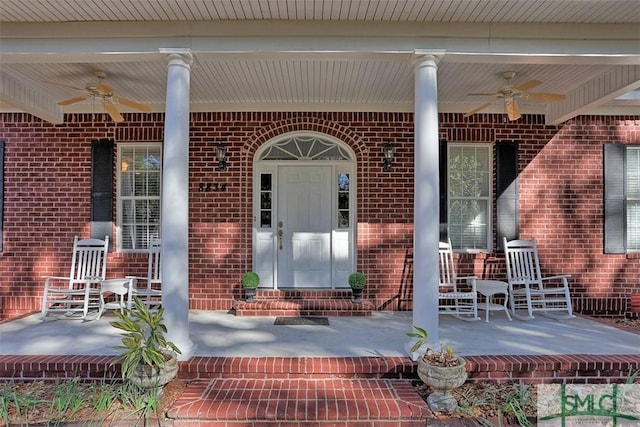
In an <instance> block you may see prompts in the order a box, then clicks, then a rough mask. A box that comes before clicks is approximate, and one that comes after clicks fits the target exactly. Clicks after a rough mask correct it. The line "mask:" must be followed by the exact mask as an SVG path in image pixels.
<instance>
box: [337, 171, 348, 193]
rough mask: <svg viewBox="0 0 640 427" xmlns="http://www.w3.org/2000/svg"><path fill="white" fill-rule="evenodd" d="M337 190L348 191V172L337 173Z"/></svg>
mask: <svg viewBox="0 0 640 427" xmlns="http://www.w3.org/2000/svg"><path fill="white" fill-rule="evenodd" d="M338 191H349V174H348V173H339V174H338Z"/></svg>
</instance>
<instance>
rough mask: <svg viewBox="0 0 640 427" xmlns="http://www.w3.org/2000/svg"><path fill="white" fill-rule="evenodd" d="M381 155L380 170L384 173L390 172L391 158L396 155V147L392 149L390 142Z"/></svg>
mask: <svg viewBox="0 0 640 427" xmlns="http://www.w3.org/2000/svg"><path fill="white" fill-rule="evenodd" d="M382 154H383V155H384V158H383V161H384V167H383V168H382V170H383V171H385V172H390V171H391V165H392V164H393V157H394V155H395V154H396V147H394V146H393V145H392V144H391V143H390V142H388V143H387V145H385V146H384V148H383V149H382Z"/></svg>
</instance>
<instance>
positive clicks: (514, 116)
mask: <svg viewBox="0 0 640 427" xmlns="http://www.w3.org/2000/svg"><path fill="white" fill-rule="evenodd" d="M502 76H503V77H504V79H505V80H506V84H505V85H504V86H503V87H502V88H501V89H500V90H498V91H497V92H495V93H470V94H468V95H469V96H493V97H495V98H496V99H495V100H493V101H491V102H487V103H485V104H482V105H480V106H478V107H476V108H474V109H473V110H471V111H469V112H467V113H466V114H465V115H464V117H469V116H471V115H472V114H475V113H477V112H478V111H481V110H484V109H485V108H487V107H489V106H491V105H493V104H495V103H496V102H498V101H500V100H504V108H505V111H506V112H507V116H508V117H509V120H518V119H519V118H520V106H519V105H518V102H517V100H518V99H528V100H531V101H542V102H560V101H563V100H564V99H565V96H564V95H562V94H559V93H543V92H528V90H529V89H533V88H534V87H536V86H538V85H541V84H542V82H541V81H539V80H529V81H526V82H524V83H521V84H519V85H516V86H514V85H513V83H512V81H513V78H514V77H515V76H516V72H515V71H505V72H504V73H502Z"/></svg>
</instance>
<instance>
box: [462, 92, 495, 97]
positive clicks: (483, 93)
mask: <svg viewBox="0 0 640 427" xmlns="http://www.w3.org/2000/svg"><path fill="white" fill-rule="evenodd" d="M495 95H497V93H495V92H494V93H485V92H474V93H468V94H467V96H495Z"/></svg>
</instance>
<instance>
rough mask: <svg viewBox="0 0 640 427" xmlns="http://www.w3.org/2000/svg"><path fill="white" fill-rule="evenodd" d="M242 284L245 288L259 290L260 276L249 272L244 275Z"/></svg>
mask: <svg viewBox="0 0 640 427" xmlns="http://www.w3.org/2000/svg"><path fill="white" fill-rule="evenodd" d="M241 283H242V286H244V287H245V288H257V287H258V286H259V285H260V276H258V273H256V272H254V271H247V272H246V273H244V274H243V275H242V281H241Z"/></svg>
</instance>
